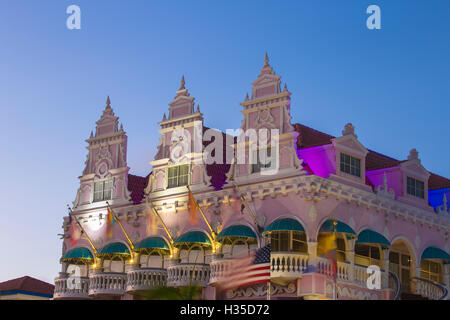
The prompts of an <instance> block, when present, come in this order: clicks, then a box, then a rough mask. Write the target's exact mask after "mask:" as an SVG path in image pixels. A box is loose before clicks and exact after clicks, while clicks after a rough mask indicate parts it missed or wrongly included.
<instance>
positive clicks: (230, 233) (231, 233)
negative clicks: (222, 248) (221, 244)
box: [217, 225, 256, 241]
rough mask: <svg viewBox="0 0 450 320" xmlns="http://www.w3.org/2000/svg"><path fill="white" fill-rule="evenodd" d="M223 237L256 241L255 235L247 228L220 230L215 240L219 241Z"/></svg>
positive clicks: (240, 226) (236, 227) (238, 226)
mask: <svg viewBox="0 0 450 320" xmlns="http://www.w3.org/2000/svg"><path fill="white" fill-rule="evenodd" d="M225 237H234V238H251V239H256V234H255V233H254V232H253V230H252V229H250V228H249V227H247V226H243V225H235V226H231V227H228V228H226V229H224V230H222V232H220V233H219V235H218V236H217V240H218V241H221V240H223V239H224V238H225Z"/></svg>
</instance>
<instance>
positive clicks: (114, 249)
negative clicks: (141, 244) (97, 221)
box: [99, 242, 130, 255]
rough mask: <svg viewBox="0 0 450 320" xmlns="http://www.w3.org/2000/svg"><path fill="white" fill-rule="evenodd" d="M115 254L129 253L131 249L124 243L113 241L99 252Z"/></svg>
mask: <svg viewBox="0 0 450 320" xmlns="http://www.w3.org/2000/svg"><path fill="white" fill-rule="evenodd" d="M113 254H123V255H129V254H130V251H129V250H128V248H127V246H126V245H124V244H123V243H121V242H113V243H110V244H107V245H106V246H104V247H103V248H102V249H101V250H100V252H99V255H113Z"/></svg>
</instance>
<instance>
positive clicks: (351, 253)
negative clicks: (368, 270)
mask: <svg viewBox="0 0 450 320" xmlns="http://www.w3.org/2000/svg"><path fill="white" fill-rule="evenodd" d="M347 246H348V247H347V248H346V250H345V260H347V261H348V262H349V264H350V266H349V270H348V279H349V280H350V281H354V280H355V239H351V240H348V241H347Z"/></svg>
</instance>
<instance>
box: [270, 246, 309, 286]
mask: <svg viewBox="0 0 450 320" xmlns="http://www.w3.org/2000/svg"><path fill="white" fill-rule="evenodd" d="M307 268H308V255H307V254H305V253H292V252H274V253H272V255H271V256H270V276H271V278H283V279H286V280H292V279H296V278H298V277H300V276H301V274H302V273H303V272H304V271H305V270H306V269H307Z"/></svg>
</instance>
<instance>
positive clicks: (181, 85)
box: [179, 75, 186, 90]
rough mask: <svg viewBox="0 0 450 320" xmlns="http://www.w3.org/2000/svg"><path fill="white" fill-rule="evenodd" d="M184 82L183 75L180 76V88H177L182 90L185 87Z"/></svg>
mask: <svg viewBox="0 0 450 320" xmlns="http://www.w3.org/2000/svg"><path fill="white" fill-rule="evenodd" d="M185 84H186V82H185V81H184V75H182V76H181V82H180V89H179V90H184V89H186V88H185V87H184V85H185Z"/></svg>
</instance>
